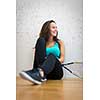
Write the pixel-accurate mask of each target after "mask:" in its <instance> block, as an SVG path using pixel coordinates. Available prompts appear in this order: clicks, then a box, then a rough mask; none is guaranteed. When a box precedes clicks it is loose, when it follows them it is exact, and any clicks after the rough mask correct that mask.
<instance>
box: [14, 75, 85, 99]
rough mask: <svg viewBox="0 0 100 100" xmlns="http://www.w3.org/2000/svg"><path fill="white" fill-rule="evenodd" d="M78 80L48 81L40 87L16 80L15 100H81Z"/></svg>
mask: <svg viewBox="0 0 100 100" xmlns="http://www.w3.org/2000/svg"><path fill="white" fill-rule="evenodd" d="M82 83H83V81H82V80H80V79H70V78H69V79H64V80H48V81H47V82H44V83H43V84H41V85H34V84H32V83H31V82H28V81H26V80H23V79H21V78H20V77H17V78H16V100H82V99H83V93H82V92H83V84H82Z"/></svg>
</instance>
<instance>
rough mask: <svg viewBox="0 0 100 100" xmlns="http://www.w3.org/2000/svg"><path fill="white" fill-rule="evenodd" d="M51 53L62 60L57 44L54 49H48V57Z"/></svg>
mask: <svg viewBox="0 0 100 100" xmlns="http://www.w3.org/2000/svg"><path fill="white" fill-rule="evenodd" d="M50 53H52V54H54V55H55V56H56V58H60V49H59V44H58V43H57V42H55V44H54V45H53V46H52V47H46V55H47V56H48V55H49V54H50Z"/></svg>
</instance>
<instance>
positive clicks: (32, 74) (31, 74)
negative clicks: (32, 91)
mask: <svg viewBox="0 0 100 100" xmlns="http://www.w3.org/2000/svg"><path fill="white" fill-rule="evenodd" d="M20 76H21V77H22V78H24V79H26V80H28V81H30V82H32V83H35V84H41V83H42V82H44V81H46V78H45V77H41V75H40V72H39V70H38V69H35V70H34V71H33V70H29V71H22V72H21V73H20Z"/></svg>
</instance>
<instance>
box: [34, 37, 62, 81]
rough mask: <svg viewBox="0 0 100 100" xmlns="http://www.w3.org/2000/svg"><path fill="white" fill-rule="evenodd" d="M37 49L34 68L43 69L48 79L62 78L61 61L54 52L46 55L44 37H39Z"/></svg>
mask: <svg viewBox="0 0 100 100" xmlns="http://www.w3.org/2000/svg"><path fill="white" fill-rule="evenodd" d="M35 49H36V50H35V58H34V64H33V69H34V68H41V69H43V71H44V73H45V75H46V78H47V79H55V80H56V79H57V80H59V79H61V78H62V77H63V69H62V67H61V63H60V61H59V60H58V59H57V58H56V57H55V56H54V55H53V54H49V55H48V56H46V41H45V39H44V38H43V37H40V38H38V40H37V43H36V45H35Z"/></svg>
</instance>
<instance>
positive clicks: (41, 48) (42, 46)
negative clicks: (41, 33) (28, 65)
mask: <svg viewBox="0 0 100 100" xmlns="http://www.w3.org/2000/svg"><path fill="white" fill-rule="evenodd" d="M45 57H46V42H45V39H44V38H42V37H41V38H38V40H37V43H36V45H35V57H34V63H33V69H34V68H38V67H39V66H40V65H41V64H42V63H43V62H44V60H45Z"/></svg>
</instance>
